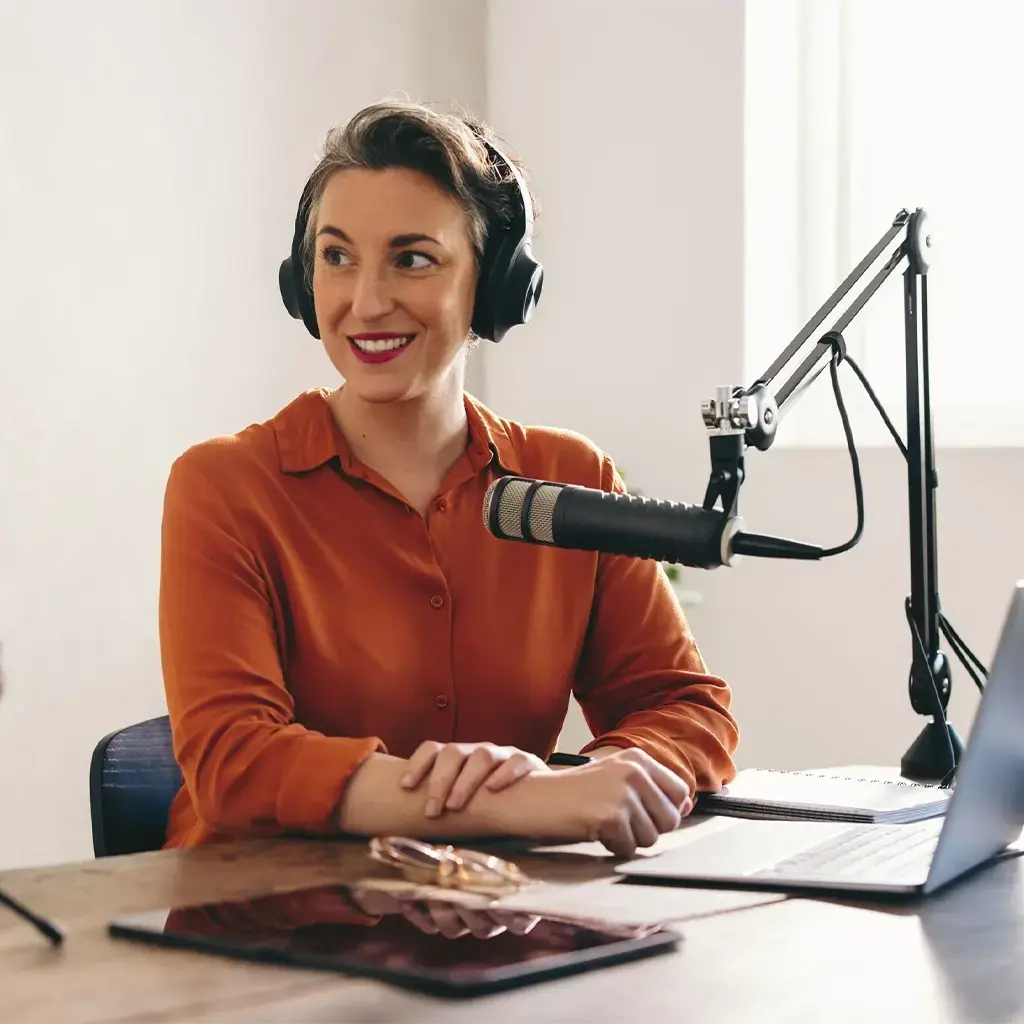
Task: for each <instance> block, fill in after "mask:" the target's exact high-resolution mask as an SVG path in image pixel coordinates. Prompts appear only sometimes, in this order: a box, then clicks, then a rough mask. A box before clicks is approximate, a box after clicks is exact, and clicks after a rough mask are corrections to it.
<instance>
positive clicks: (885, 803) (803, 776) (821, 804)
mask: <svg viewBox="0 0 1024 1024" xmlns="http://www.w3.org/2000/svg"><path fill="white" fill-rule="evenodd" d="M950 795H951V790H948V789H939V788H938V787H936V786H928V785H923V784H921V783H916V782H910V781H909V780H907V779H899V778H892V779H881V778H857V777H851V776H849V775H843V774H838V773H836V774H833V773H830V772H818V771H783V770H780V769H776V768H746V769H744V770H743V771H741V772H740V773H739V774H738V775H737V776H736V778H735V779H734V780H733V781H732V782H731V783H729V785H728V786H724V787H723V788H722V789H721V790H719V792H717V793H702V794H701V795H700V798H699V800H698V809H699V810H702V811H705V812H706V813H708V814H727V815H732V816H735V817H740V818H769V819H793V820H796V821H853V822H868V823H881V824H891V825H904V824H907V823H908V822H913V821H922V820H924V819H925V818H935V817H938V816H939V815H942V814H945V813H946V806H947V804H948V803H949V798H950Z"/></svg>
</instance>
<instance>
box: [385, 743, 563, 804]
mask: <svg viewBox="0 0 1024 1024" xmlns="http://www.w3.org/2000/svg"><path fill="white" fill-rule="evenodd" d="M546 767H547V766H546V765H545V764H544V762H543V761H542V760H541V759H540V758H539V757H536V756H534V755H533V754H528V753H526V752H525V751H522V750H516V749H515V748H514V747H498V746H495V745H494V744H493V743H473V744H467V743H438V742H437V741H434V740H430V741H427V742H426V743H421V744H420V745H419V747H417V748H416V752H415V753H414V754H413V755H412V757H411V758H409V764H408V767H407V768H406V772H405V774H404V775H403V776H402V787H403V789H407V790H411V789H416V788H417V787H419V786H421V785H422V784H423V782H424V780H427V800H426V805H425V807H424V812H423V813H424V814H425V816H426V817H428V818H436V817H439V816H440V815H441V814H442V813H443V812H444V811H446V810H447V811H459V810H462V809H463V808H464V807H465V806H466V804H467V803H469V801H470V800H471V799H472V797H473V794H474V793H476V792H477V790H479V789H480V788H481V786H486V788H487V789H488V790H490V791H491V792H498V791H499V790H502V789H507V788H508V787H509V786H511V785H513V784H514V783H516V782H518V781H519V780H520V779H521V778H523V776H525V775H528V774H529V773H530V772H531V771H534V770H542V769H545V768H546Z"/></svg>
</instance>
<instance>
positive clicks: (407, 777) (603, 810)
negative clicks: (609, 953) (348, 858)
mask: <svg viewBox="0 0 1024 1024" xmlns="http://www.w3.org/2000/svg"><path fill="white" fill-rule="evenodd" d="M537 773H544V774H547V775H549V776H550V777H551V780H550V784H549V785H547V786H546V787H545V792H544V793H543V794H541V793H539V792H536V791H535V792H533V793H532V794H531V795H530V799H532V800H533V801H536V802H542V803H543V804H545V805H546V806H544V807H537V808H536V809H537V811H538V814H537V821H538V822H539V823H545V822H549V821H550V822H551V824H552V827H553V828H554V831H553V832H552V833H551V834H552V835H553V836H554V835H557V836H558V838H564V839H574V840H599V841H600V842H602V843H603V844H604V845H605V846H606V847H607V848H608V850H610V851H611V852H612V853H613V854H615V856H617V857H631V856H632V855H633V854H634V853H635V852H636V849H637V848H638V847H646V846H652V845H653V844H654V843H655V841H656V840H657V838H658V836H659V835H662V834H663V833H666V832H671V831H673V830H674V829H676V828H678V827H679V824H680V821H681V820H682V818H683V817H685V816H686V815H687V814H689V813H690V811H691V810H693V799H692V796H691V794H690V789H689V786H687V784H686V783H685V782H684V781H683V780H682V779H681V778H679V776H678V775H676V774H675V773H674V772H672V771H670V770H669V769H668V768H666V767H665V766H664V765H662V764H660V763H659V762H658V761H656V760H655V759H654V758H653V757H651V756H650V755H649V754H646V753H644V751H642V750H639V749H637V748H627V749H622V750H615V751H614V752H612V751H611V750H609V752H608V753H606V754H604V756H601V757H598V758H596V759H595V760H594V761H592V762H591V763H589V764H585V765H579V766H577V767H573V768H565V769H561V770H559V771H557V772H556V771H552V769H551V768H550V767H549V766H548V765H547V764H546V763H545V762H544V761H542V760H541V759H540V758H539V757H537V756H536V755H535V754H530V753H527V752H526V751H523V750H519V749H517V748H516V747H502V746H497V745H495V744H493V743H439V742H437V741H433V740H429V741H427V742H425V743H421V744H420V746H419V747H417V749H416V751H415V753H414V754H413V755H412V757H411V758H410V759H409V764H408V768H407V770H406V772H405V774H404V776H403V777H402V781H401V784H402V787H403V788H404V789H406V790H408V791H414V790H417V789H420V788H421V787H425V791H426V798H427V799H426V805H425V808H424V813H425V815H426V816H427V817H428V818H435V819H437V818H443V817H444V816H446V815H449V814H457V813H458V812H459V811H461V810H462V809H463V808H464V807H465V806H466V805H467V804H468V803H469V801H470V800H471V799H472V798H473V796H474V794H476V793H477V792H478V791H480V790H487V791H489V792H492V793H498V792H501V791H504V790H512V791H513V792H514V790H515V786H516V783H518V782H520V781H521V780H523V779H525V778H527V777H528V776H536V774H537ZM524 799H526V797H525V795H524ZM539 827H541V828H543V825H542V824H541V825H539Z"/></svg>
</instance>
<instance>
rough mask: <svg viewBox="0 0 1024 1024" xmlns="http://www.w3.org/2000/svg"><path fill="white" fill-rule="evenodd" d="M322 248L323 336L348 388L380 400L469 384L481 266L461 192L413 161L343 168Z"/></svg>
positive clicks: (317, 302) (332, 193) (318, 289)
mask: <svg viewBox="0 0 1024 1024" xmlns="http://www.w3.org/2000/svg"><path fill="white" fill-rule="evenodd" d="M314 252H315V258H314V262H313V300H314V306H315V308H316V318H317V322H318V323H319V325H320V337H321V338H322V340H323V343H324V347H325V348H326V350H327V354H328V356H329V357H330V359H331V362H332V363H333V364H334V366H335V367H336V368H337V370H338V372H339V373H340V374H341V375H342V376H343V377H344V378H345V381H346V385H347V389H351V390H352V391H354V392H355V393H356V394H358V395H359V396H360V397H361V398H363V399H365V400H366V401H370V402H401V401H406V400H409V399H413V398H419V397H422V396H424V395H429V394H430V393H432V392H435V391H437V390H439V389H441V388H443V386H444V385H445V384H446V383H449V382H452V381H453V380H454V381H456V382H457V384H458V388H459V390H460V391H461V386H462V376H461V375H462V373H463V370H464V366H465V359H464V352H465V349H466V345H467V336H468V333H469V325H470V319H471V317H472V313H473V300H474V294H475V291H476V277H477V269H476V257H475V253H474V251H473V246H472V243H471V241H470V237H469V232H468V230H467V219H466V215H465V213H464V212H463V210H462V209H461V208H460V206H459V205H458V203H457V202H456V201H455V200H454V199H453V198H452V197H451V196H449V195H447V194H446V193H445V192H443V191H442V190H441V189H440V188H439V187H438V186H437V185H435V184H434V182H433V181H431V180H430V178H428V177H426V176H425V175H423V174H420V173H419V172H418V171H413V170H408V169H406V168H400V167H390V168H385V169H384V170H365V169H362V168H358V169H357V168H352V169H349V170H344V171H338V172H337V173H336V174H334V175H333V176H332V177H331V178H330V179H328V182H327V185H326V187H325V188H324V194H323V198H322V200H321V203H320V209H319V212H318V214H317V220H316V244H315V250H314ZM453 375H455V376H454V377H453Z"/></svg>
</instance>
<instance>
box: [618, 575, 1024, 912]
mask: <svg viewBox="0 0 1024 1024" xmlns="http://www.w3.org/2000/svg"><path fill="white" fill-rule="evenodd" d="M715 822H716V824H715V828H714V829H709V830H708V831H707V833H706V834H705V835H704V836H701V832H702V825H700V824H698V825H695V826H693V828H692V829H691V830H690V835H691V836H692V839H691V841H689V842H686V843H685V844H684V845H682V846H680V847H677V848H675V849H672V850H669V851H666V852H665V853H663V854H660V855H656V856H648V857H644V858H638V859H637V860H634V861H631V862H629V863H627V864H621V865H619V866H618V867H617V868H616V871H617V872H618V873H620V874H622V875H625V876H627V877H628V878H630V879H631V880H633V881H637V882H640V881H647V882H659V883H673V882H675V883H690V884H700V885H703V886H705V887H707V886H727V887H734V888H743V889H775V890H783V891H786V892H794V891H802V890H828V891H832V892H836V891H838V892H842V891H853V892H864V893H879V894H892V895H919V894H927V893H932V892H935V891H936V890H937V889H939V888H941V887H942V886H944V885H946V884H948V883H949V882H952V881H953V880H954V879H956V878H959V877H960V876H961V875H963V874H965V873H966V872H968V871H970V870H971V869H973V868H976V867H979V866H980V865H982V864H986V863H988V862H990V861H992V860H994V859H995V858H997V857H999V856H1000V855H1001V854H1003V852H1004V851H1006V849H1007V847H1008V846H1010V844H1012V843H1015V842H1016V841H1017V840H1018V839H1019V838H1020V837H1021V830H1022V828H1024V581H1019V582H1018V583H1017V585H1016V587H1015V588H1014V591H1013V597H1012V600H1011V602H1010V607H1009V611H1008V612H1007V616H1006V621H1005V622H1004V624H1003V630H1002V635H1001V637H1000V640H999V646H998V648H997V650H996V657H995V663H994V664H993V666H992V672H991V675H990V677H989V680H988V684H987V685H986V687H985V691H984V693H983V694H982V699H981V702H980V704H979V706H978V711H977V714H976V716H975V720H974V726H973V728H972V730H971V734H970V738H969V741H968V743H967V747H966V749H965V750H964V754H963V758H962V760H961V762H960V766H959V768H958V769H957V779H956V787H955V789H954V791H953V796H952V798H951V799H950V802H949V807H948V809H947V811H946V814H945V816H944V817H940V818H930V819H928V820H926V821H923V822H919V823H916V824H910V825H881V824H870V825H863V824H862V825H850V824H848V823H830V822H829V823H826V822H802V821H801V822H798V821H759V820H748V819H742V818H735V819H730V821H729V822H728V823H725V822H723V821H722V819H721V818H716V819H715Z"/></svg>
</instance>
